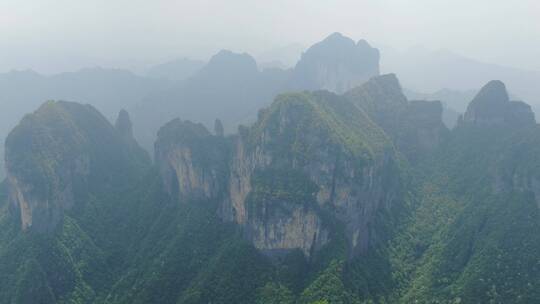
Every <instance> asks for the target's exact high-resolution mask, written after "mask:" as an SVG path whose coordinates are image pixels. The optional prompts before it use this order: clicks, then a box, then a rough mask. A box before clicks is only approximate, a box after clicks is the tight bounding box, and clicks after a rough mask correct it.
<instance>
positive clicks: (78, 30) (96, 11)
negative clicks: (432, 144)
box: [0, 0, 540, 73]
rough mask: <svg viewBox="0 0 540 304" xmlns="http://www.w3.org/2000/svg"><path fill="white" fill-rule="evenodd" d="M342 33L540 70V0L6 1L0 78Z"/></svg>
mask: <svg viewBox="0 0 540 304" xmlns="http://www.w3.org/2000/svg"><path fill="white" fill-rule="evenodd" d="M336 31H339V32H342V33H343V34H345V35H347V36H350V37H351V38H353V39H355V40H358V39H361V38H365V39H367V40H368V41H369V42H370V43H371V44H372V45H374V46H378V45H379V46H381V45H384V46H391V47H394V48H397V49H406V48H409V47H412V46H418V45H422V46H424V47H427V48H429V49H433V50H437V49H448V50H452V51H455V52H457V53H460V54H463V55H466V56H469V57H472V58H474V59H478V60H481V61H486V62H492V63H498V64H501V65H508V66H516V67H521V68H529V69H537V70H540V55H539V54H540V1H539V0H504V1H503V0H355V1H353V0H220V1H218V0H214V1H210V0H192V1H187V0H177V1H173V0H0V72H2V71H7V70H10V69H26V68H31V69H35V70H37V71H40V72H45V73H53V72H59V71H65V70H76V69H79V68H81V67H85V66H98V65H99V66H105V67H123V68H135V67H139V68H140V67H142V66H145V65H148V64H152V63H158V62H160V61H165V60H169V59H173V58H178V57H183V56H189V57H194V58H200V59H207V58H208V56H210V55H211V54H212V53H214V52H216V51H217V50H219V49H222V48H228V49H232V50H234V51H247V52H249V53H253V54H257V53H261V52H264V51H265V50H270V49H273V48H279V47H283V46H286V45H289V44H293V43H300V44H302V45H306V46H307V45H310V44H312V43H313V42H316V41H318V40H320V39H322V38H324V37H325V36H327V35H328V34H330V33H332V32H336Z"/></svg>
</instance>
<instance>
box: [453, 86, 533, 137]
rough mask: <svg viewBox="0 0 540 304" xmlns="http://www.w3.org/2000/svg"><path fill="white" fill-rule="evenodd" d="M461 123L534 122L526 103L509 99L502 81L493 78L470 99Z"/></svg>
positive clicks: (526, 124) (505, 123) (517, 123)
mask: <svg viewBox="0 0 540 304" xmlns="http://www.w3.org/2000/svg"><path fill="white" fill-rule="evenodd" d="M462 123H465V124H472V125H477V126H494V125H507V126H531V125H534V124H535V123H536V122H535V118H534V113H533V112H532V110H531V107H530V106H529V105H528V104H526V103H524V102H521V101H510V98H509V97H508V92H507V91H506V86H505V85H504V83H502V82H501V81H499V80H493V81H490V82H488V83H487V84H486V85H485V86H484V87H483V88H482V89H481V90H480V92H478V94H477V95H476V96H475V97H474V99H473V100H472V101H471V103H470V104H469V106H468V107H467V111H466V112H465V114H464V116H463V120H462Z"/></svg>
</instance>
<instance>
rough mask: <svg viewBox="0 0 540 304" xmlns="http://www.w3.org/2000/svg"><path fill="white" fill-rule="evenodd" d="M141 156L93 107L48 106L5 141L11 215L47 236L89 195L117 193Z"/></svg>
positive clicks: (51, 102) (24, 119) (137, 149)
mask: <svg viewBox="0 0 540 304" xmlns="http://www.w3.org/2000/svg"><path fill="white" fill-rule="evenodd" d="M135 150H136V151H135ZM145 155H146V154H145V153H144V151H142V150H141V149H140V148H138V147H137V146H133V145H125V144H124V141H123V140H122V138H121V136H119V133H118V132H116V130H115V129H114V127H113V126H112V125H111V124H110V123H109V122H108V121H107V119H106V118H105V117H103V116H102V115H101V114H100V113H99V112H98V111H97V110H95V109H94V108H93V107H91V106H89V105H81V104H77V103H72V102H63V101H59V102H54V101H49V102H46V103H44V104H43V105H42V106H41V107H40V108H39V109H38V110H37V111H35V112H34V113H32V114H29V115H26V116H25V117H24V118H23V119H22V121H21V122H20V123H19V125H18V126H17V127H16V128H15V129H13V131H12V132H11V133H10V134H9V136H8V138H7V140H6V156H5V160H6V168H7V180H8V192H9V201H10V203H11V210H12V211H13V213H14V214H15V216H16V217H18V218H19V219H20V223H21V227H22V229H23V230H29V229H32V230H34V231H38V232H50V231H52V230H54V229H55V227H56V226H57V224H58V223H59V222H60V221H61V220H62V218H63V214H64V212H65V211H66V210H69V209H71V208H72V207H73V206H75V205H77V204H82V203H84V201H85V199H86V198H87V194H88V193H94V194H97V193H101V192H111V191H115V188H117V187H119V186H120V185H121V183H122V182H123V181H125V180H126V179H128V178H127V177H126V176H128V175H129V174H127V173H128V172H130V173H132V172H133V171H131V170H132V169H133V168H135V167H136V166H132V165H133V163H134V162H135V161H136V159H139V158H138V157H139V156H140V157H145ZM139 160H140V159H139Z"/></svg>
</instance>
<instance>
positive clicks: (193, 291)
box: [0, 88, 540, 304]
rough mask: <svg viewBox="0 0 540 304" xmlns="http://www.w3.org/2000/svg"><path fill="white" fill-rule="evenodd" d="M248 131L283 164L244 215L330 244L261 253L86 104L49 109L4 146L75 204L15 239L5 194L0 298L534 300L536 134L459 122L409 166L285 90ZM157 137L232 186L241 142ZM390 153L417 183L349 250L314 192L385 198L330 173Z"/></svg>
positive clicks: (323, 96)
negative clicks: (303, 227)
mask: <svg viewBox="0 0 540 304" xmlns="http://www.w3.org/2000/svg"><path fill="white" fill-rule="evenodd" d="M381 90H384V88H381ZM368 93H369V92H368ZM370 94H371V93H370ZM370 106H375V105H373V104H371V105H370ZM218 129H220V128H218ZM218 133H219V132H218ZM240 133H241V134H240V136H241V138H240V140H245V142H247V143H248V147H247V149H248V150H249V149H251V152H253V151H260V150H261V149H263V150H264V152H265V153H268V154H267V155H263V156H262V158H264V157H266V156H271V157H272V158H273V159H272V162H271V164H270V165H268V166H266V167H265V166H261V167H256V168H253V172H252V175H251V176H250V180H249V181H250V182H251V184H250V186H251V191H250V192H249V194H248V196H247V204H248V206H247V208H248V212H251V211H253V210H257V209H250V208H258V207H261V206H264V207H265V208H268V207H273V206H275V207H289V209H287V208H283V209H284V212H282V213H279V214H284V215H286V211H287V210H291V208H312V210H314V211H315V212H316V214H317V216H319V217H320V219H321V220H322V222H323V223H324V225H325V229H328V231H329V235H330V236H329V238H330V240H329V242H328V243H327V244H326V245H325V246H323V247H322V248H321V249H318V250H317V251H314V252H312V254H311V255H310V256H309V257H308V256H304V253H303V251H301V250H299V249H296V250H289V251H287V252H284V253H283V254H281V253H280V254H277V255H276V256H271V257H270V256H266V255H264V254H263V253H262V252H260V251H259V250H257V249H256V248H255V247H254V246H253V245H252V244H251V243H249V242H247V241H246V239H245V231H243V230H242V226H241V225H236V224H234V223H232V222H224V221H223V218H222V217H221V214H220V212H221V211H222V210H221V208H222V205H221V204H222V203H223V202H222V201H221V199H220V200H219V201H218V200H214V201H212V200H209V199H201V198H197V199H195V198H190V199H191V201H181V202H178V201H177V199H180V198H171V197H169V195H167V194H166V193H165V191H164V190H163V189H164V186H163V184H162V181H161V178H160V176H159V174H158V172H157V169H156V168H154V167H153V166H152V164H151V163H150V162H149V159H148V157H147V156H146V154H145V153H144V152H142V150H140V149H139V148H138V147H137V146H136V144H134V143H133V142H132V143H128V142H126V141H125V140H124V139H122V138H121V136H120V134H117V132H116V131H115V129H114V128H112V126H111V125H110V124H109V123H108V122H107V121H106V120H104V118H103V117H102V116H101V115H99V113H97V112H96V111H95V110H94V109H93V108H89V107H86V106H80V105H75V104H71V103H63V102H49V103H46V104H44V105H43V106H42V108H41V109H40V110H38V112H36V113H35V114H33V115H30V116H27V117H26V118H25V119H24V120H23V121H22V122H21V124H20V125H19V126H18V127H17V128H16V129H15V130H14V131H13V132H12V134H11V135H10V138H9V139H8V150H7V155H8V158H9V165H10V172H13V173H15V174H16V176H17V177H18V178H20V181H22V182H25V183H27V184H29V185H35V189H33V190H32V191H33V192H31V193H32V194H33V195H35V196H36V197H38V198H44V199H51V202H56V201H55V200H53V199H54V197H53V196H52V194H53V193H60V192H62V191H64V190H65V189H66V187H67V186H68V185H69V186H70V187H72V188H68V189H71V190H72V194H73V196H74V201H73V202H74V205H73V206H71V208H65V209H62V212H61V217H60V218H59V222H58V225H56V226H53V228H54V229H51V231H47V233H42V231H33V230H29V231H25V232H22V231H21V229H20V223H19V221H20V220H19V213H18V212H19V211H20V210H16V208H15V206H9V204H8V202H7V184H6V182H3V183H2V184H0V302H2V303H36V299H39V300H37V301H38V303H73V304H75V303H77V304H78V303H96V304H97V303H108V304H121V303H141V304H142V303H183V304H188V303H189V304H191V303H193V304H195V303H224V304H225V303H246V304H247V303H261V304H262V303H269V304H272V303H285V304H288V303H290V304H293V303H294V304H313V303H318V304H321V303H326V304H335V303H338V304H340V303H344V304H349V303H350V304H353V303H358V304H360V303H362V304H364V303H366V304H367V303H537V302H540V288H539V287H540V259H539V258H538V257H539V254H538V253H539V252H540V210H539V208H538V206H539V205H538V201H537V199H536V197H535V194H538V193H539V192H538V191H540V186H539V185H540V173H539V172H540V171H539V169H540V128H538V127H536V126H534V127H530V128H529V127H526V128H507V127H490V128H482V127H475V126H468V125H467V126H466V125H462V126H458V127H457V128H456V129H454V130H453V131H451V132H450V133H449V134H448V137H447V138H445V141H444V142H443V143H442V144H441V145H440V146H439V147H438V148H437V149H435V150H433V151H432V152H430V154H429V155H428V156H426V157H425V158H421V159H419V160H418V161H417V162H416V163H415V164H414V165H412V166H409V165H407V164H406V163H405V162H403V161H402V160H401V159H398V157H397V156H396V155H395V154H393V152H394V144H393V143H392V142H391V140H390V139H389V137H388V136H387V135H386V134H385V133H384V132H383V131H382V129H381V128H380V127H378V126H377V125H376V124H375V123H374V122H373V120H371V118H369V117H368V116H367V114H366V113H365V112H364V111H363V110H360V109H359V108H358V107H356V106H354V105H353V104H351V103H349V102H348V101H347V100H345V99H344V97H340V96H337V95H334V94H330V93H325V92H315V93H295V94H285V95H281V96H280V97H279V98H278V99H277V100H276V102H275V103H274V104H273V105H272V106H271V107H270V108H269V109H266V110H264V111H262V112H261V114H260V119H259V121H258V122H257V123H256V124H255V125H254V126H253V127H252V128H245V129H242V130H241V132H240ZM159 137H160V140H162V141H163V142H162V144H171V145H180V144H182V145H184V146H188V147H189V148H190V149H192V152H193V164H191V165H193V166H203V167H204V168H206V167H208V168H212V169H217V170H215V171H211V170H209V171H208V172H213V173H212V174H214V175H215V176H213V177H214V178H216V179H220V182H221V181H224V180H225V179H227V178H229V175H231V172H229V171H227V170H228V167H226V166H227V163H228V161H230V158H229V156H230V155H229V153H232V152H231V150H232V141H233V140H236V139H237V138H234V137H233V138H231V137H222V136H214V135H211V134H210V133H209V132H208V131H207V130H206V129H205V128H204V127H203V126H202V125H199V124H194V123H191V122H188V121H180V120H174V121H172V122H171V123H169V124H168V125H167V127H164V128H162V130H161V131H160V134H159ZM257 149H259V150H257ZM388 152H391V153H390V154H389V153H388ZM81 155H82V156H83V157H82V158H81ZM253 155H255V156H254V157H259V155H258V154H253ZM388 157H391V158H392V159H391V160H390V161H391V162H398V163H399V165H396V166H389V167H388V168H385V170H389V171H387V172H384V173H385V174H386V175H385V176H399V177H400V179H404V178H402V177H403V176H407V177H408V178H407V180H403V183H402V184H399V185H395V188H396V192H395V193H396V195H399V196H400V197H399V198H396V199H395V200H393V202H396V203H395V204H396V205H395V206H384V208H383V207H381V208H379V209H377V210H366V212H371V211H373V216H372V217H371V218H369V220H370V221H369V223H368V224H367V225H366V227H368V228H367V229H368V231H367V232H366V233H367V234H369V236H370V237H369V247H368V248H367V249H365V250H363V251H361V252H352V251H351V248H349V247H351V246H350V239H348V237H349V235H348V234H347V233H348V231H347V229H348V227H349V226H347V225H348V223H345V221H342V220H340V218H341V219H343V218H347V217H346V216H343V217H338V216H335V213H337V212H335V210H331V208H337V207H335V206H333V205H329V204H320V205H319V204H318V203H317V195H318V193H319V191H320V190H321V188H322V187H323V186H321V185H324V186H327V187H328V188H329V189H327V190H328V192H329V193H331V195H336V194H335V191H334V190H335V187H336V182H335V181H336V180H338V179H339V178H342V179H346V180H347V182H350V183H353V184H356V183H358V185H362V187H373V188H377V187H380V189H385V188H384V187H382V186H383V185H384V186H388V184H390V183H393V182H395V181H394V180H389V179H387V178H382V177H381V176H382V175H381V176H376V175H373V173H371V175H369V174H368V176H369V181H367V180H359V179H358V177H357V176H353V177H347V176H339V174H341V173H343V172H345V171H344V170H343V168H339V166H337V165H336V166H335V168H334V167H332V169H330V167H331V166H332V165H334V164H339V163H340V162H339V160H343V159H345V160H346V161H347V162H348V163H347V164H348V165H351V166H352V167H354V169H355V170H356V171H355V170H351V171H352V172H363V171H362V170H367V169H369V168H372V167H367V166H366V165H367V164H373V163H376V162H377V161H380V160H381V159H383V158H388ZM264 161H266V159H264V160H263V161H262V162H264ZM313 164H318V167H317V166H314V165H313ZM328 164H330V165H328ZM257 165H260V164H259V163H258V164H257ZM327 165H328V166H327ZM205 166H206V167H205ZM313 168H315V169H313ZM319 168H324V170H327V171H328V172H332V174H330V173H328V172H323V171H322V170H321V171H317V170H318V169H319ZM336 168H337V169H336ZM312 169H313V170H314V171H313V172H315V173H313V172H311V171H308V170H312ZM81 172H82V173H81ZM216 172H217V173H216ZM308 172H309V174H312V175H309V174H308ZM321 172H323V173H321ZM317 174H321V175H322V176H320V177H319V176H317ZM405 174H407V175H405ZM310 176H311V177H313V176H315V177H317V178H320V180H315V178H311V177H310ZM233 178H237V177H236V176H234V177H233ZM321 181H323V182H321ZM224 184H225V183H224ZM391 185H393V184H391ZM401 187H403V188H404V189H402V188H401ZM351 191H352V190H351ZM355 191H356V190H355ZM381 191H382V190H381ZM401 191H402V192H401ZM343 193H346V192H343ZM346 194H347V195H348V193H346ZM354 194H356V193H354ZM219 197H220V198H223V197H226V196H225V195H220V196H219ZM377 198H378V197H377ZM377 198H376V199H377ZM182 199H184V198H182ZM361 199H363V200H368V199H372V198H371V197H366V198H364V197H361ZM348 203H350V204H355V203H357V202H348ZM268 210H270V209H268ZM343 210H347V209H343ZM270 211H271V210H270ZM333 212H334V213H333ZM340 212H342V211H340ZM261 214H263V213H261ZM264 215H265V216H269V215H272V214H270V213H264ZM278 220H279V219H278ZM285 220H286V219H285Z"/></svg>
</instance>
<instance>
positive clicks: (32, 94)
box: [0, 68, 167, 179]
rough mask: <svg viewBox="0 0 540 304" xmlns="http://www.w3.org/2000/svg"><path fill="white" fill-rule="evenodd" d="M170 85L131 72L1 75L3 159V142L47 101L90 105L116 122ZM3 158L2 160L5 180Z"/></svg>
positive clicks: (0, 140)
mask: <svg viewBox="0 0 540 304" xmlns="http://www.w3.org/2000/svg"><path fill="white" fill-rule="evenodd" d="M166 86H167V84H166V83H165V82H163V81H161V80H155V79H151V78H146V77H141V76H137V75H135V74H133V73H131V72H129V71H125V70H116V69H103V68H87V69H82V70H79V71H76V72H69V73H61V74H55V75H50V76H46V75H41V74H38V73H36V72H33V71H12V72H9V73H4V74H0V92H1V94H0V107H1V108H2V111H0V156H2V155H3V154H4V153H3V150H4V141H5V139H6V137H7V135H8V133H9V131H10V130H11V129H13V128H14V127H15V126H16V125H17V123H18V122H19V120H20V119H22V118H23V116H24V115H25V114H26V113H29V112H32V111H33V110H34V109H36V108H37V107H38V106H39V105H41V104H42V103H43V102H44V101H46V100H75V101H79V102H83V103H89V104H91V105H92V106H94V107H96V108H97V109H98V110H100V111H101V112H102V113H103V115H104V116H105V117H107V118H108V119H111V120H112V119H113V118H114V117H115V116H116V114H117V113H118V111H120V109H122V108H126V109H128V108H131V107H132V106H134V105H135V104H137V103H138V102H139V101H140V100H141V99H142V98H143V97H144V96H146V95H147V94H149V93H150V92H152V91H154V90H162V89H164V88H165V87H166ZM3 159H4V157H1V161H0V179H3V178H4V177H5V175H4V174H3V173H4V172H3V170H4V164H3Z"/></svg>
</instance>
